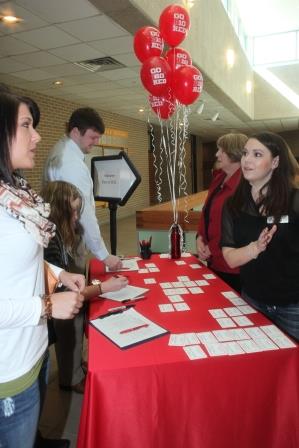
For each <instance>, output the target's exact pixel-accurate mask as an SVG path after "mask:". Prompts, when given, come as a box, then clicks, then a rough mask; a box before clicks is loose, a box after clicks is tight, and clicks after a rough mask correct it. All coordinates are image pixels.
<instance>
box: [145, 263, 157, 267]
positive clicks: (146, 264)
mask: <svg viewBox="0 0 299 448" xmlns="http://www.w3.org/2000/svg"><path fill="white" fill-rule="evenodd" d="M145 266H146V267H147V268H156V267H157V266H156V265H155V263H145Z"/></svg>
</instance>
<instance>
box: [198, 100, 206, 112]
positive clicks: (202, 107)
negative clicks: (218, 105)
mask: <svg viewBox="0 0 299 448" xmlns="http://www.w3.org/2000/svg"><path fill="white" fill-rule="evenodd" d="M204 107H205V103H204V102H203V101H200V102H199V106H198V108H197V109H196V113H197V114H198V115H200V114H202V112H203V110H204Z"/></svg>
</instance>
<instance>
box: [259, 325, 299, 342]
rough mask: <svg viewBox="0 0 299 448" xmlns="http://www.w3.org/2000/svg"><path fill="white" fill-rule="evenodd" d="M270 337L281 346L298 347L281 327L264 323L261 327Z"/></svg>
mask: <svg viewBox="0 0 299 448" xmlns="http://www.w3.org/2000/svg"><path fill="white" fill-rule="evenodd" d="M260 328H261V329H262V330H263V331H264V332H265V333H266V335H268V336H269V338H271V339H272V341H273V342H275V344H276V345H278V347H279V348H293V347H296V344H294V342H293V341H291V339H289V338H288V337H287V336H286V335H285V334H284V333H283V332H282V331H281V330H280V329H279V328H277V327H276V326H275V325H263V326H261V327H260Z"/></svg>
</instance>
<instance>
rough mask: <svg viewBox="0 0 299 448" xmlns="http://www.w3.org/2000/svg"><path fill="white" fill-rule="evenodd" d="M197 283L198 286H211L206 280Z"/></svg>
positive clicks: (196, 281)
mask: <svg viewBox="0 0 299 448" xmlns="http://www.w3.org/2000/svg"><path fill="white" fill-rule="evenodd" d="M195 283H196V284H197V286H208V285H209V284H210V283H209V282H207V281H206V280H195Z"/></svg>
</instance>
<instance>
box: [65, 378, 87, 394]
mask: <svg viewBox="0 0 299 448" xmlns="http://www.w3.org/2000/svg"><path fill="white" fill-rule="evenodd" d="M59 387H60V389H62V390H66V391H69V392H76V393H77V394H84V388H85V378H83V380H81V381H80V383H77V384H74V385H73V386H63V385H61V384H60V385H59Z"/></svg>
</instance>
